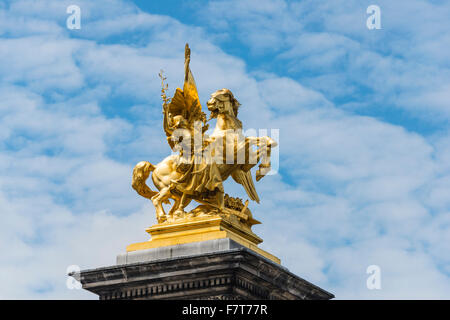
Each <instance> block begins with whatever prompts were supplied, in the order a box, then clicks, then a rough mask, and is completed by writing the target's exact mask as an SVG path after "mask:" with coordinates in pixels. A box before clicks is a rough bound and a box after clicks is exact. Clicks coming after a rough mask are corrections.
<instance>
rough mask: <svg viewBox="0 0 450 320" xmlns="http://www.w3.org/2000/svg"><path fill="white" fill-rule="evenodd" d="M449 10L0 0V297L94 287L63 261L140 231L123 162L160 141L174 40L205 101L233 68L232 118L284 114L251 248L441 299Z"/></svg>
mask: <svg viewBox="0 0 450 320" xmlns="http://www.w3.org/2000/svg"><path fill="white" fill-rule="evenodd" d="M71 4H76V5H78V6H79V7H80V8H81V30H68V29H67V28H66V19H67V17H68V14H67V13H66V8H67V7H68V6H69V5H71ZM371 4H377V5H379V6H380V8H381V26H382V29H380V30H368V29H367V27H366V19H367V17H368V14H367V13H366V8H367V7H368V6H369V5H371ZM449 16H450V3H449V2H448V1H419V0H410V1H406V0H405V1H381V0H379V1H356V0H355V1H352V0H345V1H344V0H342V1H318V0H314V1H312V0H309V1H282V0H259V1H242V0H224V1H163V2H162V1H161V2H160V1H135V2H131V1H120V0H113V1H103V0H99V1H63V0H62V1H27V0H17V1H0V97H1V99H0V215H1V222H2V223H1V224H0V249H1V252H2V257H1V258H0V281H1V283H2V285H1V286H0V298H4V299H5V298H6V299H13V298H18V299H25V298H29V299H47V298H57V299H95V298H96V296H94V295H92V294H90V293H88V292H85V291H84V290H69V289H67V287H66V279H67V278H66V276H65V273H66V269H67V267H68V266H69V265H79V266H80V267H81V268H82V269H85V268H94V267H99V266H105V265H111V264H114V263H115V256H116V255H117V254H119V253H122V252H124V250H125V247H126V245H128V244H130V243H133V242H139V241H144V240H146V239H147V236H146V233H145V231H144V229H145V228H146V227H148V226H150V225H152V224H154V223H155V222H156V221H155V217H154V209H153V207H152V205H151V204H150V203H149V202H148V201H146V200H145V199H143V198H141V197H140V196H138V195H137V194H136V193H135V192H134V191H133V190H132V189H131V187H130V180H131V171H132V168H133V166H134V165H135V164H136V163H137V162H138V161H141V160H148V161H151V162H152V163H158V162H159V161H160V160H162V159H163V158H164V157H165V156H167V155H168V153H169V152H170V149H169V147H168V145H167V144H166V142H165V136H164V133H163V130H162V115H161V101H160V81H159V78H158V72H159V70H160V69H164V70H165V73H166V76H167V78H168V79H167V82H168V84H169V88H170V90H174V89H175V87H177V86H181V85H182V77H183V60H184V44H185V43H186V42H189V44H190V47H191V49H192V59H191V60H192V62H191V68H192V70H193V73H194V76H195V79H196V82H197V86H198V89H199V93H200V99H201V101H202V102H203V104H204V103H205V102H206V100H207V99H208V98H209V95H210V94H211V93H212V92H214V91H215V90H217V89H220V88H224V87H225V88H229V89H231V90H232V91H233V93H234V94H235V96H236V97H237V99H238V100H239V101H240V102H241V104H242V108H241V110H240V112H239V117H240V119H241V120H242V121H243V123H244V126H245V127H246V128H257V129H258V128H266V129H272V128H274V129H280V146H279V148H280V149H279V155H280V162H279V167H280V171H279V174H277V175H273V176H268V177H266V178H264V179H263V180H261V181H260V182H258V183H257V184H256V188H257V190H258V193H259V195H260V198H261V199H262V201H261V204H260V205H257V204H256V203H252V204H251V210H252V212H253V214H254V216H255V217H256V218H257V219H258V220H261V221H262V222H263V224H262V225H258V226H255V227H254V231H255V232H256V233H257V234H258V235H259V236H261V237H262V238H263V239H264V242H263V243H262V244H261V247H262V248H263V249H265V250H267V251H269V252H271V253H273V254H275V255H277V256H278V257H280V258H281V260H282V263H283V265H285V266H286V267H287V268H289V269H290V270H291V271H292V272H294V273H296V274H298V275H299V276H301V277H303V278H305V279H307V280H309V281H311V282H313V283H315V284H317V285H319V286H321V287H323V288H325V289H327V290H328V291H331V292H333V293H334V294H335V295H336V297H337V298H343V299H345V298H351V299H390V298H413V299H418V298H429V299H441V298H446V299H448V298H449V297H450V254H449V252H450V215H449V212H450V197H449V196H448V195H449V193H450V132H449V119H450V105H449V101H450V60H449V59H448V52H449V51H450V32H449V31H450V22H449V21H448V17H449ZM225 187H226V190H227V192H228V193H230V194H232V195H237V196H240V197H245V194H244V193H243V190H242V189H241V187H240V186H236V185H233V183H226V186H225ZM369 265H378V266H379V267H380V269H381V277H382V278H381V279H382V280H381V284H382V288H381V290H368V289H367V287H366V279H367V277H368V274H366V269H367V267H368V266H369Z"/></svg>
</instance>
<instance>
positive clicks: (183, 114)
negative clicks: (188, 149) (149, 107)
mask: <svg viewBox="0 0 450 320" xmlns="http://www.w3.org/2000/svg"><path fill="white" fill-rule="evenodd" d="M184 54H185V56H184V73H185V76H184V85H183V90H181V89H180V88H177V89H176V90H175V94H174V96H173V97H172V99H171V100H170V103H168V104H167V103H164V105H163V113H164V131H165V132H166V135H167V140H168V142H169V145H170V147H171V148H172V149H173V146H174V142H173V141H172V140H171V136H172V133H173V131H174V130H175V129H179V128H182V129H188V130H190V131H191V133H192V134H193V128H194V122H195V121H201V122H202V123H203V128H202V133H203V132H205V131H206V130H207V129H208V126H207V125H205V123H206V115H205V113H203V112H202V106H201V104H200V99H199V97H198V92H197V86H196V84H195V80H194V76H193V75H192V72H191V69H190V68H189V63H190V60H191V50H190V49H189V45H188V44H187V43H186V47H185V52H184Z"/></svg>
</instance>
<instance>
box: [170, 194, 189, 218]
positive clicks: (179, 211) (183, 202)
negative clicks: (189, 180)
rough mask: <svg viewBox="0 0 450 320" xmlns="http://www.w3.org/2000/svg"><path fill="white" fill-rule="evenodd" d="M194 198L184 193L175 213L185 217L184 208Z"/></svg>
mask: <svg viewBox="0 0 450 320" xmlns="http://www.w3.org/2000/svg"><path fill="white" fill-rule="evenodd" d="M191 201H192V198H191V197H190V196H188V195H187V194H186V193H183V195H182V196H181V199H180V202H179V204H178V208H177V209H176V210H175V212H174V213H175V215H177V216H178V217H183V215H184V213H185V212H184V208H186V207H187V205H188V204H189V203H191Z"/></svg>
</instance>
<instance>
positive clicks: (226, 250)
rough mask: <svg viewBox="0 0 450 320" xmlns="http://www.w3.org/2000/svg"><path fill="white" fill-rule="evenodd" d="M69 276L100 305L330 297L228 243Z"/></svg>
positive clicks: (187, 246) (123, 260) (164, 251)
mask: <svg viewBox="0 0 450 320" xmlns="http://www.w3.org/2000/svg"><path fill="white" fill-rule="evenodd" d="M264 252H265V251H264ZM74 276H75V277H76V278H78V280H79V281H80V282H81V283H82V285H83V288H84V289H86V290H89V291H91V292H93V293H95V294H97V295H99V298H100V299H101V300H111V299H136V300H139V299H282V300H297V299H300V300H304V299H332V298H333V297H334V296H333V294H331V293H329V292H327V291H325V290H323V289H321V288H319V287H317V286H315V285H313V284H311V283H309V282H308V281H306V280H304V279H302V278H300V277H298V276H296V275H294V274H292V273H291V272H289V271H288V270H287V269H286V268H284V267H282V266H281V265H280V264H278V263H277V262H276V261H274V260H272V259H270V257H265V256H264V255H262V254H260V253H258V252H256V251H254V250H252V249H251V248H249V247H247V246H245V245H243V244H242V243H239V242H237V241H235V240H234V239H231V238H229V237H225V238H219V239H210V240H204V241H196V242H189V243H180V244H174V245H168V246H162V247H156V248H148V249H141V250H133V251H130V250H129V252H127V253H124V254H120V255H119V256H118V257H117V265H115V266H110V267H104V268H98V269H93V270H84V271H81V272H80V273H79V274H76V275H74Z"/></svg>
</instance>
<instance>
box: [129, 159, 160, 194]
mask: <svg viewBox="0 0 450 320" xmlns="http://www.w3.org/2000/svg"><path fill="white" fill-rule="evenodd" d="M153 170H155V166H154V165H152V164H151V163H150V162H148V161H141V162H139V163H138V164H137V165H136V166H135V167H134V169H133V180H132V182H131V186H132V187H133V189H134V190H136V192H137V193H139V194H140V195H141V196H143V197H144V198H148V199H151V198H152V197H153V196H154V195H156V194H157V193H158V192H156V191H152V190H151V189H150V188H149V187H148V186H147V184H146V183H145V181H146V180H147V178H148V176H149V175H150V172H152V171H153Z"/></svg>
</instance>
